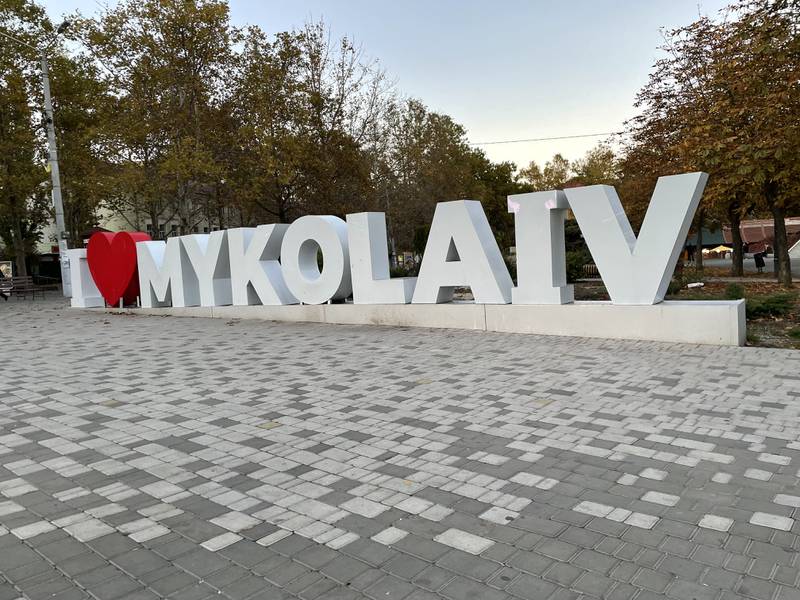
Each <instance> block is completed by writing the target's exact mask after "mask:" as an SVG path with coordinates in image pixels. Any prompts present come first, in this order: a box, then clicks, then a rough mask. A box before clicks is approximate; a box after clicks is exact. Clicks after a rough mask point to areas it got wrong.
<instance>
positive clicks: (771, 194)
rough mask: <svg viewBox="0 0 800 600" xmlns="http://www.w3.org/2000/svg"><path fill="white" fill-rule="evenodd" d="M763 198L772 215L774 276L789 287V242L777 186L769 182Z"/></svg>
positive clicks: (790, 270)
mask: <svg viewBox="0 0 800 600" xmlns="http://www.w3.org/2000/svg"><path fill="white" fill-rule="evenodd" d="M764 197H765V200H766V201H767V206H769V211H770V212H771V213H772V227H773V238H774V241H773V251H774V252H775V276H776V277H777V279H778V283H780V284H781V285H785V286H787V287H791V285H792V264H791V259H790V258H789V240H788V239H787V237H786V211H785V210H784V207H783V206H782V205H781V204H780V202H778V186H777V184H775V183H774V182H770V183H768V184H767V185H766V187H765V189H764Z"/></svg>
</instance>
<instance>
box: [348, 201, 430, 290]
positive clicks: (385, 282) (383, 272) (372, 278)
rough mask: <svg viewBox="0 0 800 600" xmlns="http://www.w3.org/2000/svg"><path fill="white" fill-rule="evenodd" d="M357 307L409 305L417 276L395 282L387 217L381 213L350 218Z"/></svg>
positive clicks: (358, 214)
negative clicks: (388, 242) (367, 305)
mask: <svg viewBox="0 0 800 600" xmlns="http://www.w3.org/2000/svg"><path fill="white" fill-rule="evenodd" d="M347 240H348V244H349V247H350V273H351V274H352V276H353V303H354V304H408V303H409V302H411V296H412V294H413V293H414V284H415V283H416V281H417V278H416V277H400V278H396V279H391V277H390V275H389V247H388V245H387V243H386V216H385V215H384V214H383V213H379V212H364V213H356V214H353V215H347Z"/></svg>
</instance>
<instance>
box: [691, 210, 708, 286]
mask: <svg viewBox="0 0 800 600" xmlns="http://www.w3.org/2000/svg"><path fill="white" fill-rule="evenodd" d="M705 220H706V213H705V210H704V209H702V208H701V209H700V211H699V212H698V213H697V247H696V248H695V252H694V264H695V268H696V269H697V270H698V271H699V272H701V273H702V272H703V223H705Z"/></svg>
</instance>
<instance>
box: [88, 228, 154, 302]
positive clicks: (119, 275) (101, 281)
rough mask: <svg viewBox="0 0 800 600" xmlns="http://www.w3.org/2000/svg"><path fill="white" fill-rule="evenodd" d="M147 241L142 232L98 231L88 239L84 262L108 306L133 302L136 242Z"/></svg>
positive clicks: (136, 283)
mask: <svg viewBox="0 0 800 600" xmlns="http://www.w3.org/2000/svg"><path fill="white" fill-rule="evenodd" d="M147 241H150V236H149V235H147V234H146V233H142V232H141V231H120V232H117V233H107V232H104V231H99V232H97V233H95V234H94V235H93V236H92V237H91V238H89V245H88V246H87V247H86V261H87V262H88V263H89V271H90V272H91V274H92V279H94V283H95V285H96V286H97V289H98V290H100V293H101V294H102V295H103V298H105V300H106V302H108V304H109V305H111V306H117V305H118V304H119V301H120V299H122V300H123V301H124V302H125V304H133V303H134V302H135V301H136V296H138V295H139V270H138V268H137V260H136V242H147Z"/></svg>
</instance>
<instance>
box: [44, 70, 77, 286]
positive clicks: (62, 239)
mask: <svg viewBox="0 0 800 600" xmlns="http://www.w3.org/2000/svg"><path fill="white" fill-rule="evenodd" d="M42 87H43V88H44V120H45V122H46V125H47V149H48V156H47V163H48V165H49V166H50V180H51V181H52V185H53V208H54V209H55V214H56V235H57V236H58V262H59V263H61V289H62V291H63V292H64V297H66V298H70V297H72V284H71V282H70V273H69V259H68V258H67V228H66V225H65V223H64V203H63V201H62V199H61V175H60V173H59V170H58V148H57V147H56V128H55V124H54V123H53V100H52V98H51V96H50V73H49V70H48V67H47V57H46V56H44V55H42Z"/></svg>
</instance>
